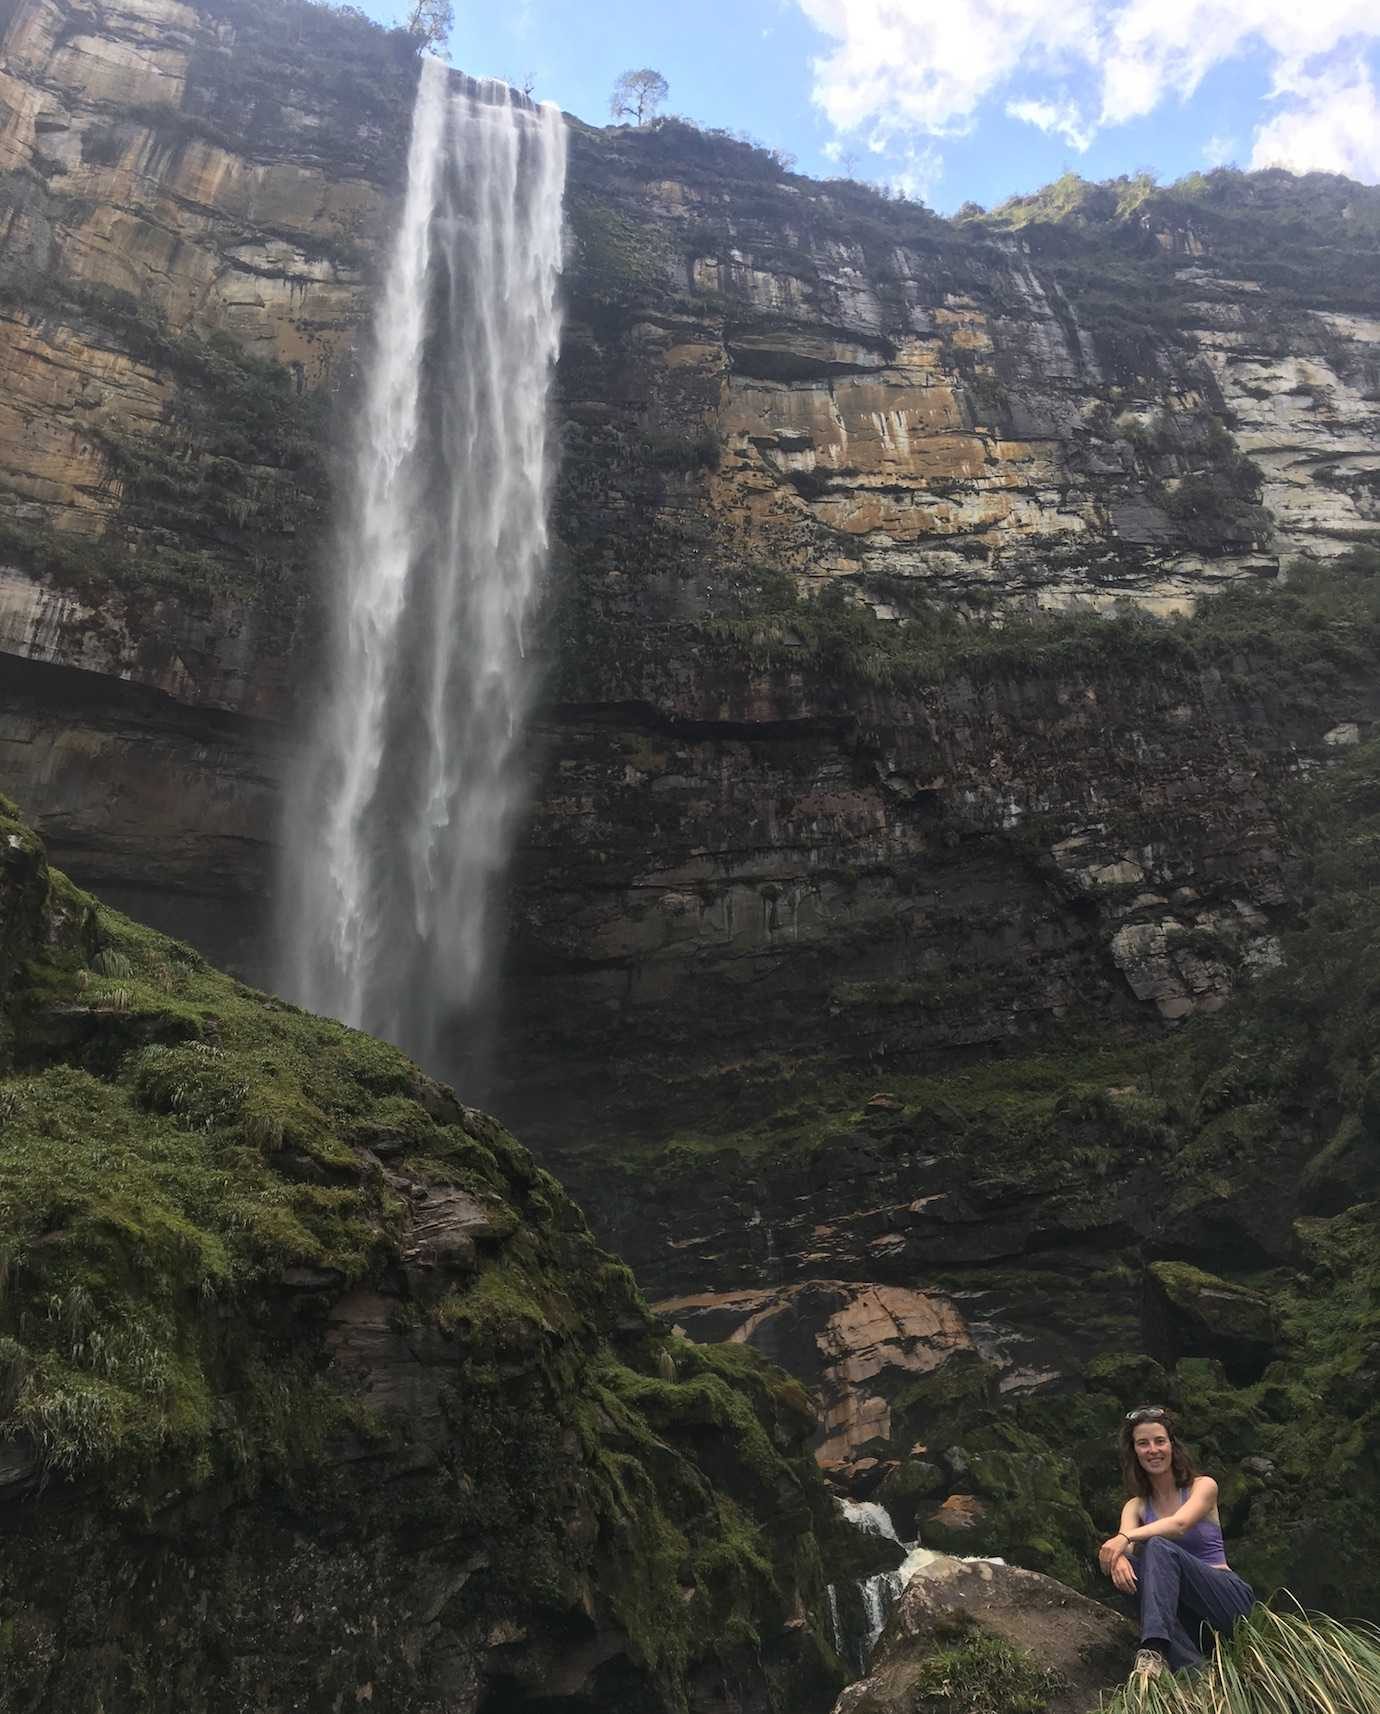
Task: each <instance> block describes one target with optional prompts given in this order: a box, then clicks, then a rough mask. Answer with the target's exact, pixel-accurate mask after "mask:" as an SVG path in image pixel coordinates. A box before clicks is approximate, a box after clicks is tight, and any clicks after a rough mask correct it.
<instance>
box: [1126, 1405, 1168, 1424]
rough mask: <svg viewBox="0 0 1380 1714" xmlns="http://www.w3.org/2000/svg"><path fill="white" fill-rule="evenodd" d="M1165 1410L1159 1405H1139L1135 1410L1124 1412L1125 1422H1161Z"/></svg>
mask: <svg viewBox="0 0 1380 1714" xmlns="http://www.w3.org/2000/svg"><path fill="white" fill-rule="evenodd" d="M1165 1415H1166V1413H1165V1411H1164V1410H1163V1408H1162V1407H1161V1406H1159V1405H1140V1406H1139V1407H1138V1408H1137V1409H1135V1410H1128V1411H1127V1412H1126V1420H1127V1422H1163V1421H1164V1419H1165Z"/></svg>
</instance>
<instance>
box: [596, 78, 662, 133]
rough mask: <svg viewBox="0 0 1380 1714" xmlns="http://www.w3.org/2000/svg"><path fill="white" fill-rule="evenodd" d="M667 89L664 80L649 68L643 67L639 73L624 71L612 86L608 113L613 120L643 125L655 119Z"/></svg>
mask: <svg viewBox="0 0 1380 1714" xmlns="http://www.w3.org/2000/svg"><path fill="white" fill-rule="evenodd" d="M669 89H670V85H669V84H668V83H667V81H666V79H665V78H664V77H663V76H662V75H661V73H660V72H659V71H653V70H652V69H651V67H650V66H643V68H642V70H641V71H625V72H624V73H623V75H622V77H620V78H619V79H618V82H617V83H615V84H614V86H613V95H612V97H611V98H610V100H609V112H610V113H611V114H612V115H613V117H614V118H615V119H631V120H632V122H633V124H634V125H645V124H646V123H647V121H648V120H649V119H653V118H655V117H656V110H657V108H658V107H660V106H661V104H662V102H663V101H665V99H666V96H667V93H668V91H669Z"/></svg>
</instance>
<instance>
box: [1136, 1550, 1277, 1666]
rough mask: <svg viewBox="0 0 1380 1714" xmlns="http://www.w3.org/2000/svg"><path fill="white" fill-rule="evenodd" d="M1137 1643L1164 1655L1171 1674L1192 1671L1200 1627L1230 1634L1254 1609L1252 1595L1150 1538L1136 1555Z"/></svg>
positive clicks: (1225, 1574)
mask: <svg viewBox="0 0 1380 1714" xmlns="http://www.w3.org/2000/svg"><path fill="white" fill-rule="evenodd" d="M1135 1563H1136V1596H1137V1599H1138V1600H1139V1602H1140V1640H1141V1642H1142V1643H1143V1644H1145V1645H1146V1646H1147V1647H1156V1648H1158V1649H1160V1651H1161V1652H1162V1653H1163V1654H1164V1656H1165V1658H1166V1659H1167V1660H1168V1662H1169V1664H1170V1666H1171V1667H1172V1668H1173V1669H1174V1671H1175V1672H1180V1671H1182V1670H1183V1668H1184V1667H1186V1666H1197V1665H1198V1663H1199V1662H1200V1661H1201V1660H1202V1658H1203V1656H1202V1652H1201V1650H1200V1649H1199V1647H1198V1645H1199V1643H1200V1642H1201V1641H1202V1627H1203V1625H1204V1624H1208V1625H1210V1626H1211V1627H1212V1629H1213V1630H1214V1631H1222V1632H1226V1631H1229V1630H1230V1629H1231V1628H1232V1626H1233V1625H1234V1624H1235V1623H1236V1621H1237V1620H1238V1619H1240V1618H1244V1617H1245V1615H1246V1614H1247V1613H1249V1612H1250V1610H1251V1608H1252V1607H1253V1606H1254V1605H1255V1592H1254V1590H1253V1589H1252V1588H1251V1586H1250V1584H1249V1583H1247V1582H1246V1581H1245V1579H1244V1578H1241V1577H1238V1576H1237V1575H1236V1573H1235V1572H1234V1571H1219V1570H1218V1569H1216V1568H1215V1567H1214V1566H1211V1565H1204V1564H1203V1562H1202V1560H1201V1559H1195V1558H1194V1557H1193V1555H1192V1554H1191V1553H1189V1552H1187V1551H1186V1550H1185V1549H1184V1548H1182V1547H1180V1546H1179V1544H1178V1543H1177V1542H1175V1541H1170V1540H1169V1539H1168V1537H1166V1536H1151V1537H1150V1539H1149V1541H1145V1542H1142V1543H1141V1546H1140V1552H1139V1553H1138V1554H1137V1555H1136V1562H1135Z"/></svg>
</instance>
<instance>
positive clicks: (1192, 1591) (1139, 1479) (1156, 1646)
mask: <svg viewBox="0 0 1380 1714" xmlns="http://www.w3.org/2000/svg"><path fill="white" fill-rule="evenodd" d="M1120 1446H1121V1472H1122V1476H1123V1477H1124V1479H1125V1483H1126V1487H1127V1488H1128V1489H1129V1490H1130V1496H1131V1497H1130V1498H1129V1499H1128V1500H1127V1502H1126V1504H1125V1505H1124V1506H1123V1507H1122V1508H1121V1528H1120V1529H1119V1530H1118V1531H1117V1533H1116V1534H1115V1535H1114V1536H1112V1537H1110V1538H1109V1539H1108V1540H1107V1541H1104V1542H1103V1544H1102V1547H1101V1550H1100V1552H1099V1554H1098V1559H1099V1561H1100V1563H1101V1565H1102V1569H1103V1570H1104V1571H1105V1572H1106V1573H1107V1575H1108V1576H1109V1577H1110V1578H1111V1580H1112V1582H1113V1583H1114V1584H1115V1585H1116V1587H1117V1588H1118V1589H1119V1590H1121V1592H1122V1593H1123V1594H1125V1595H1135V1597H1136V1599H1137V1601H1138V1602H1139V1603H1140V1638H1141V1648H1140V1653H1139V1654H1138V1655H1137V1656H1136V1665H1135V1671H1136V1672H1137V1673H1138V1674H1140V1675H1141V1676H1142V1677H1143V1678H1154V1677H1157V1676H1158V1675H1159V1674H1160V1673H1161V1672H1163V1671H1164V1668H1165V1664H1166V1662H1167V1663H1168V1665H1169V1666H1170V1668H1171V1669H1172V1670H1173V1671H1175V1672H1178V1671H1180V1670H1181V1669H1182V1668H1184V1667H1187V1666H1196V1665H1198V1663H1199V1662H1200V1661H1201V1660H1202V1658H1203V1656H1202V1653H1201V1651H1200V1650H1199V1648H1198V1644H1199V1642H1200V1641H1201V1640H1202V1627H1203V1625H1204V1624H1207V1625H1210V1626H1211V1627H1212V1629H1213V1630H1215V1631H1229V1630H1230V1629H1231V1628H1232V1626H1233V1625H1234V1624H1235V1623H1236V1621H1237V1620H1238V1619H1239V1618H1241V1617H1243V1616H1244V1615H1245V1614H1246V1613H1248V1612H1249V1611H1250V1609H1251V1608H1252V1607H1253V1606H1254V1605H1255V1595H1254V1593H1253V1591H1252V1589H1251V1586H1250V1584H1249V1583H1247V1582H1245V1581H1244V1580H1243V1579H1242V1578H1240V1577H1238V1576H1237V1575H1236V1573H1235V1572H1234V1571H1233V1570H1232V1569H1231V1567H1230V1566H1229V1565H1228V1564H1227V1556H1226V1553H1225V1552H1224V1551H1223V1547H1222V1523H1221V1519H1220V1518H1219V1517H1218V1515H1217V1484H1216V1482H1214V1481H1213V1479H1212V1477H1211V1476H1200V1475H1199V1474H1198V1473H1197V1471H1196V1470H1195V1469H1194V1468H1193V1461H1192V1459H1191V1458H1190V1457H1189V1456H1188V1453H1187V1452H1186V1451H1185V1450H1184V1447H1183V1444H1182V1442H1181V1441H1180V1440H1179V1437H1178V1435H1177V1434H1176V1433H1175V1431H1174V1425H1173V1422H1172V1420H1171V1419H1170V1416H1169V1413H1168V1411H1164V1410H1160V1409H1159V1408H1158V1407H1156V1406H1150V1405H1145V1406H1142V1408H1141V1409H1140V1410H1133V1411H1128V1412H1127V1415H1126V1420H1125V1421H1124V1422H1123V1423H1122V1425H1121V1436H1120ZM1133 1556H1134V1557H1133Z"/></svg>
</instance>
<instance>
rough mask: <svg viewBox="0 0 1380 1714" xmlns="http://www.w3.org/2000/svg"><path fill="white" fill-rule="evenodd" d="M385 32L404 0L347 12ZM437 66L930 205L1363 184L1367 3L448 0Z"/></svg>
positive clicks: (1373, 70) (1378, 128)
mask: <svg viewBox="0 0 1380 1714" xmlns="http://www.w3.org/2000/svg"><path fill="white" fill-rule="evenodd" d="M363 4H364V10H365V11H367V12H368V13H369V14H370V15H371V16H373V17H376V18H378V19H380V20H382V21H383V22H387V23H392V22H395V21H396V20H398V19H399V18H400V17H401V16H402V15H403V14H404V12H405V10H406V6H405V3H404V0H363ZM455 13H456V23H455V30H454V33H453V34H452V36H451V38H450V43H449V48H448V53H447V57H448V58H449V60H450V61H451V63H452V64H453V65H456V66H460V67H462V68H463V69H464V70H466V71H468V72H472V73H475V74H476V75H492V76H498V77H505V78H507V79H508V80H509V81H510V82H518V83H522V82H524V81H525V80H528V79H531V80H532V82H533V86H534V89H533V92H534V94H536V95H537V96H538V97H540V98H543V99H547V100H552V101H557V102H559V103H560V105H561V106H562V107H564V108H566V109H567V110H568V111H570V112H573V113H576V114H578V115H579V116H580V117H581V118H582V119H586V120H588V121H590V122H591V123H594V124H604V123H606V122H607V121H608V101H609V92H610V90H611V88H612V85H613V82H614V79H615V78H616V77H617V76H618V74H619V73H620V72H622V71H625V70H628V69H630V68H633V67H638V66H652V67H655V68H656V69H657V70H658V71H660V72H661V73H662V75H663V76H664V77H665V78H666V80H667V82H668V83H669V84H670V95H669V98H668V100H667V103H666V111H668V112H672V113H680V114H684V115H685V116H686V117H687V118H691V119H695V120H697V121H699V122H700V123H701V124H705V125H720V126H726V127H727V128H728V129H730V130H741V131H745V132H747V133H749V134H750V135H751V136H752V137H754V138H755V139H756V140H757V141H758V142H761V143H765V144H767V145H769V146H772V147H776V148H781V149H785V150H788V151H790V152H791V153H792V154H794V155H795V156H796V159H797V163H798V169H799V170H800V171H801V172H807V173H811V174H815V175H817V176H821V177H828V176H829V175H830V174H834V173H838V172H840V171H847V172H849V173H850V174H851V175H852V176H854V177H856V178H863V179H868V180H872V181H875V182H877V183H881V184H890V185H892V186H893V187H894V188H896V189H899V190H904V191H905V192H907V193H908V194H911V195H915V196H918V197H920V198H921V199H922V200H923V201H925V202H927V203H929V204H930V206H931V207H934V208H937V209H938V210H940V211H941V212H943V213H949V212H952V210H953V209H955V208H957V207H958V205H959V204H960V203H962V202H965V201H968V200H972V201H976V202H980V203H983V204H985V205H987V206H991V205H992V204H993V203H995V202H999V201H1001V199H1002V198H1003V197H1006V196H1010V195H1013V194H1016V193H1019V192H1022V191H1029V190H1034V189H1036V188H1038V186H1040V185H1042V184H1045V183H1047V182H1048V181H1049V180H1050V179H1052V178H1055V177H1057V176H1058V175H1059V174H1060V173H1061V172H1063V171H1064V170H1065V169H1066V168H1069V167H1072V168H1073V169H1075V170H1076V171H1078V172H1080V173H1082V174H1083V175H1084V176H1085V177H1088V178H1110V177H1114V176H1115V175H1117V174H1119V173H1128V172H1134V171H1137V170H1138V169H1140V168H1143V167H1148V168H1150V169H1151V170H1153V171H1154V172H1155V173H1156V174H1157V175H1158V176H1159V177H1160V178H1161V179H1163V180H1168V179H1173V178H1177V177H1179V176H1181V175H1182V174H1183V173H1186V172H1191V171H1193V170H1194V169H1195V168H1198V167H1206V166H1213V165H1219V164H1222V163H1224V162H1234V163H1236V164H1237V165H1239V166H1243V167H1250V166H1268V165H1281V166H1288V167H1292V168H1293V169H1294V170H1296V171H1306V170H1308V169H1310V168H1321V169H1324V170H1328V171H1335V172H1349V173H1351V174H1352V175H1353V176H1354V177H1357V178H1362V179H1364V180H1366V181H1367V182H1370V183H1374V182H1376V181H1377V180H1380V0H510V3H509V4H508V5H506V6H503V7H499V6H496V5H494V4H492V3H491V0H486V3H484V4H478V5H477V4H473V3H471V0H456V5H455Z"/></svg>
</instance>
